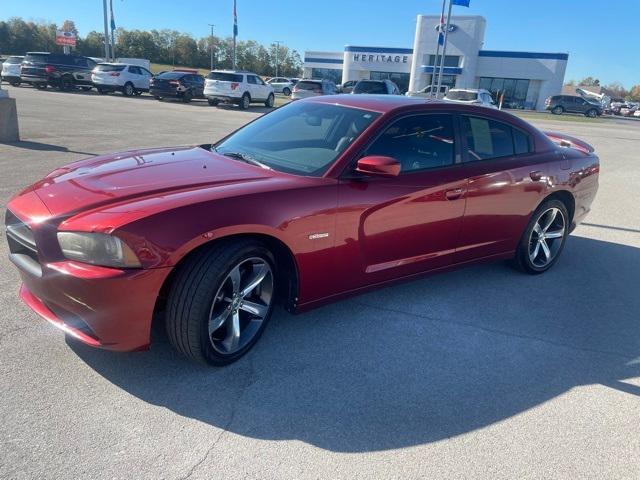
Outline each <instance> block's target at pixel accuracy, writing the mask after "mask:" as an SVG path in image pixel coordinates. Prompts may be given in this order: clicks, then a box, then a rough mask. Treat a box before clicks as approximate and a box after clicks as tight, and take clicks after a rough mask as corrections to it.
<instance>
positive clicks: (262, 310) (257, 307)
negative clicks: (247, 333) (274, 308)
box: [240, 300, 269, 318]
mask: <svg viewBox="0 0 640 480" xmlns="http://www.w3.org/2000/svg"><path fill="white" fill-rule="evenodd" d="M268 309H269V307H268V306H267V305H261V304H259V303H256V302H249V301H247V300H244V301H243V302H242V303H241V304H240V310H244V311H245V312H248V313H250V314H252V315H255V316H256V317H260V318H264V317H265V316H266V315H267V310H268Z"/></svg>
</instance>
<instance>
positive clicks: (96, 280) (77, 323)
mask: <svg viewBox="0 0 640 480" xmlns="http://www.w3.org/2000/svg"><path fill="white" fill-rule="evenodd" d="M170 270H171V269H170V268H159V269H149V270H117V269H112V268H104V267H95V266H92V265H86V264H81V263H78V262H70V261H65V262H58V263H54V264H47V265H43V266H42V276H40V277H38V276H35V275H32V274H30V273H28V272H25V271H23V270H20V269H19V271H20V275H21V277H22V282H23V284H22V286H21V288H20V298H21V299H22V301H23V302H24V303H25V304H26V305H27V306H28V307H29V308H31V309H32V310H33V311H34V312H36V313H37V314H38V315H40V316H41V317H42V318H44V319H45V320H47V321H48V322H50V323H51V324H53V325H54V326H56V327H58V328H60V329H61V330H63V331H64V332H66V333H68V334H69V335H72V336H73V337H75V338H77V339H79V340H80V341H82V342H84V343H86V344H88V345H91V346H93V347H99V348H104V349H107V350H115V351H133V350H141V349H144V348H146V347H148V345H149V343H150V331H151V322H152V317H153V312H154V308H155V304H156V300H157V298H158V292H159V291H160V288H161V286H162V284H163V282H164V281H165V279H166V277H167V275H168V273H169V271H170Z"/></svg>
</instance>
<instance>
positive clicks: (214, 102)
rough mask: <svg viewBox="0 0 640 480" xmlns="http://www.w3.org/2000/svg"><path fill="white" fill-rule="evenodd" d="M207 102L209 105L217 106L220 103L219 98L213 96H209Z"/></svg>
mask: <svg viewBox="0 0 640 480" xmlns="http://www.w3.org/2000/svg"><path fill="white" fill-rule="evenodd" d="M207 103H208V104H209V105H210V106H211V107H217V106H218V104H219V103H220V101H219V100H217V99H215V98H209V99H208V100H207Z"/></svg>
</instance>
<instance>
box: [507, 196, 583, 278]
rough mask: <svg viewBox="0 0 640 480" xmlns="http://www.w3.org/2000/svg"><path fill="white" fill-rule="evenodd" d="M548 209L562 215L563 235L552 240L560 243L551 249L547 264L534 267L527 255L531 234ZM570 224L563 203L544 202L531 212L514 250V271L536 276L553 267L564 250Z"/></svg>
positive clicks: (530, 244) (557, 201) (554, 201)
mask: <svg viewBox="0 0 640 480" xmlns="http://www.w3.org/2000/svg"><path fill="white" fill-rule="evenodd" d="M550 209H558V210H559V211H560V212H561V213H562V215H563V217H564V235H563V236H562V238H557V239H555V240H553V241H554V242H556V241H560V243H559V244H558V245H555V243H554V244H553V246H552V248H553V249H554V256H553V258H552V259H551V260H550V261H549V262H548V263H547V264H545V265H544V266H540V265H536V264H535V263H534V262H533V261H532V260H531V257H530V255H529V253H530V248H531V246H532V241H533V236H534V234H533V233H532V232H533V230H534V228H535V227H536V224H537V223H538V221H539V220H540V219H541V218H542V217H544V215H545V214H547V212H549V210H550ZM570 224H571V219H570V218H569V212H568V210H567V207H566V206H565V204H564V203H562V202H561V201H559V200H555V199H551V200H547V201H546V202H544V203H542V204H541V205H540V206H539V207H538V208H537V209H536V211H535V212H533V215H531V219H530V220H529V224H528V225H527V228H526V229H525V230H524V233H523V234H522V238H521V239H520V242H519V243H518V247H517V249H516V255H515V257H514V259H513V261H512V265H513V266H514V267H515V268H516V269H518V270H520V271H522V272H525V273H528V274H531V275H538V274H540V273H544V272H546V271H547V270H549V269H550V268H551V267H553V266H554V265H555V264H556V262H557V261H558V259H559V258H560V254H561V253H562V250H563V249H564V245H565V243H566V241H567V237H568V236H569V226H570Z"/></svg>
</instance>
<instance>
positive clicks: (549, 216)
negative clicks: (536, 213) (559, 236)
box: [542, 208, 558, 233]
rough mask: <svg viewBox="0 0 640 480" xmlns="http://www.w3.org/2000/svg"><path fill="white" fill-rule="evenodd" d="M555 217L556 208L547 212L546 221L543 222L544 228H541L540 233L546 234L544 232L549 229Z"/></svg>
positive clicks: (556, 213)
mask: <svg viewBox="0 0 640 480" xmlns="http://www.w3.org/2000/svg"><path fill="white" fill-rule="evenodd" d="M557 215H558V209H557V208H552V209H551V210H549V212H548V213H547V219H546V221H545V222H544V227H542V231H543V232H544V233H546V231H547V230H548V229H549V227H550V226H551V224H552V223H553V221H554V220H555V219H556V216H557Z"/></svg>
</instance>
